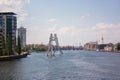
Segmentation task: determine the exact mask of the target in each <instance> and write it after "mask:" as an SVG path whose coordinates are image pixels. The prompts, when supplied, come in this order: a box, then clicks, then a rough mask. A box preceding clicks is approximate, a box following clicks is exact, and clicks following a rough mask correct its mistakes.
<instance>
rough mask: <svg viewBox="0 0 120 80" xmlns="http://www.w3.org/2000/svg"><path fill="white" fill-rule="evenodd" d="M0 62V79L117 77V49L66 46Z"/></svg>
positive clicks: (119, 55)
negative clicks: (52, 53)
mask: <svg viewBox="0 0 120 80" xmlns="http://www.w3.org/2000/svg"><path fill="white" fill-rule="evenodd" d="M63 53H64V54H63V55H62V56H59V54H57V53H56V55H55V57H47V56H46V54H45V53H44V52H42V53H31V55H28V57H27V58H21V59H16V60H13V61H4V62H0V80H120V64H119V63H120V53H113V52H96V51H84V50H83V51H82V50H81V51H80V50H66V51H63Z"/></svg>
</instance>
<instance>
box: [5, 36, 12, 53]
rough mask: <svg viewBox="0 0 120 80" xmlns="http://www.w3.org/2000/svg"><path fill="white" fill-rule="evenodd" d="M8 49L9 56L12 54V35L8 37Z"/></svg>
mask: <svg viewBox="0 0 120 80" xmlns="http://www.w3.org/2000/svg"><path fill="white" fill-rule="evenodd" d="M6 49H7V55H11V54H12V41H11V35H9V34H8V35H7V40H6Z"/></svg>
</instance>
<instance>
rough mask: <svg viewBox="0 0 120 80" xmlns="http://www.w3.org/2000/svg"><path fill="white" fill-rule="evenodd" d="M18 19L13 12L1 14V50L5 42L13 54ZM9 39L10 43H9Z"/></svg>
mask: <svg viewBox="0 0 120 80" xmlns="http://www.w3.org/2000/svg"><path fill="white" fill-rule="evenodd" d="M16 29H17V17H16V14H15V13H13V12H0V50H2V44H3V42H4V43H5V44H6V45H8V43H9V44H10V45H9V47H10V48H11V49H10V51H11V53H13V50H14V44H15V39H16ZM8 39H9V41H8Z"/></svg>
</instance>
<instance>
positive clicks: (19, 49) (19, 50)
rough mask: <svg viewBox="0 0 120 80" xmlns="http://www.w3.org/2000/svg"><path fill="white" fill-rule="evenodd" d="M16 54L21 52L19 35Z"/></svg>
mask: <svg viewBox="0 0 120 80" xmlns="http://www.w3.org/2000/svg"><path fill="white" fill-rule="evenodd" d="M18 54H21V40H20V36H18Z"/></svg>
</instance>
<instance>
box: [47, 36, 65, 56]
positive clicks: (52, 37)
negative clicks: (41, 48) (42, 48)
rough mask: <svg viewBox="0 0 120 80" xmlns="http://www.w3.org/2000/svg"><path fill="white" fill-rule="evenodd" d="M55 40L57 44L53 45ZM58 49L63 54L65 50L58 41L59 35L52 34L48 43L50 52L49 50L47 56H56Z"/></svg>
mask: <svg viewBox="0 0 120 80" xmlns="http://www.w3.org/2000/svg"><path fill="white" fill-rule="evenodd" d="M53 41H55V43H56V45H55V46H54V45H53V43H52V42H53ZM56 50H59V51H60V53H61V54H63V52H62V51H61V49H60V46H59V43H58V38H57V35H56V34H54V36H53V34H50V38H49V44H48V52H47V56H54V54H55V52H56Z"/></svg>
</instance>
